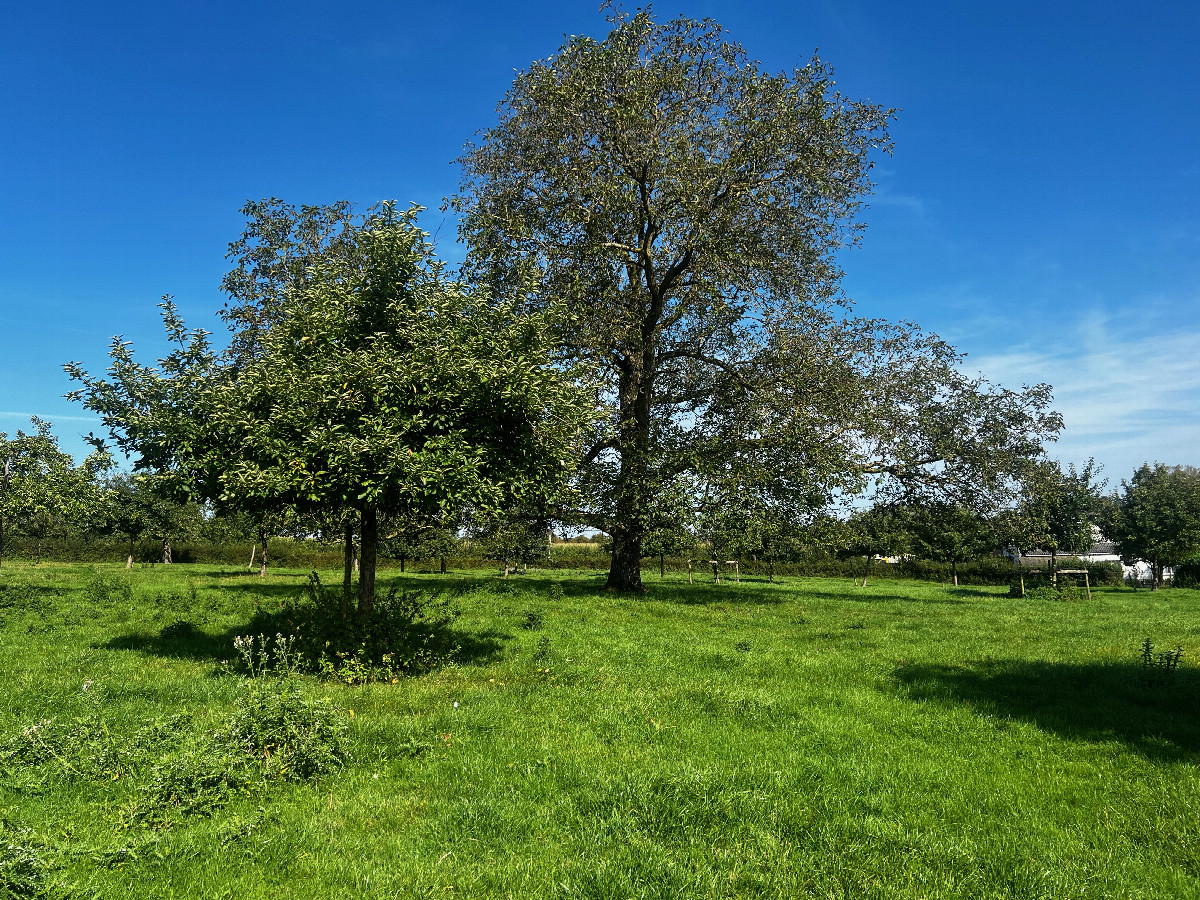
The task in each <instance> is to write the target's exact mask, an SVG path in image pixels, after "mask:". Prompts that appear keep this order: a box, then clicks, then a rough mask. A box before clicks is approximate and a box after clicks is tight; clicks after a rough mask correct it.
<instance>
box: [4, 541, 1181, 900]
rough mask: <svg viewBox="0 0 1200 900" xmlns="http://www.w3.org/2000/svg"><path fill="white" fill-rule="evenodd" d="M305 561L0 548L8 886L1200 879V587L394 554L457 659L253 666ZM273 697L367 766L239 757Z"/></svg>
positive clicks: (808, 893)
mask: <svg viewBox="0 0 1200 900" xmlns="http://www.w3.org/2000/svg"><path fill="white" fill-rule="evenodd" d="M304 574H305V573H302V572H298V571H297V572H280V573H277V574H276V575H273V576H271V577H268V578H266V579H262V580H260V579H259V578H257V577H254V576H249V575H247V574H246V573H244V572H241V571H231V570H226V571H222V570H221V569H220V568H219V567H209V566H173V567H164V566H157V567H148V568H139V569H135V570H134V571H132V572H131V573H129V574H126V573H124V572H122V571H121V570H119V569H117V568H115V567H114V568H112V569H108V570H102V571H101V573H100V576H102V578H100V579H99V580H98V575H97V573H96V571H95V570H94V569H93V568H91V567H84V566H64V565H52V564H43V565H42V566H39V567H36V568H35V567H32V566H24V567H22V566H20V565H18V566H11V565H10V564H8V563H5V565H4V568H3V571H2V572H0V684H2V690H0V896H4V891H5V890H7V891H8V894H9V895H13V896H26V895H28V896H37V895H38V894H39V892H40V893H41V894H44V895H47V896H60V897H110V898H117V897H119V898H129V897H204V898H209V897H237V898H254V897H273V898H278V897H323V898H332V897H406V898H407V897H453V896H459V897H517V898H523V897H563V898H567V897H571V898H574V897H595V898H624V897H679V898H691V897H846V898H870V897H878V898H918V897H930V898H932V897H947V898H948V897H964V898H991V897H1005V898H1040V897H1047V898H1049V897H1054V898H1068V897H1070V898H1076V897H1080V898H1081V897H1097V898H1099V897H1106V898H1107V897H1163V898H1168V897H1170V898H1186V897H1200V768H1198V765H1197V764H1198V762H1200V699H1198V698H1200V678H1198V677H1197V670H1196V668H1195V667H1194V666H1195V663H1196V662H1197V660H1200V592H1197V591H1186V590H1165V591H1160V592H1157V593H1153V594H1152V593H1149V592H1147V591H1136V592H1134V591H1131V590H1128V589H1124V588H1121V589H1117V588H1112V589H1106V590H1103V591H1099V592H1097V594H1096V596H1095V599H1093V600H1092V601H1090V602H1089V601H1086V600H1085V601H1081V602H1076V603H1052V602H1044V601H1043V602H1036V601H1032V600H1023V599H1013V598H1009V597H1007V596H1005V594H1004V591H1003V590H1002V589H999V588H961V589H955V588H950V587H945V586H940V585H936V584H929V583H920V582H904V581H887V582H879V583H877V584H870V585H868V586H867V587H866V588H859V587H854V586H852V585H851V584H850V583H849V582H848V581H844V580H833V579H829V580H822V579H789V580H784V581H783V582H782V583H780V584H767V583H765V582H763V581H745V580H744V581H743V583H742V584H740V585H738V584H722V585H720V586H713V585H707V584H705V585H702V584H696V585H688V584H687V583H686V579H683V580H674V581H672V580H670V579H668V580H667V581H665V582H659V581H658V580H657V578H656V577H650V578H648V586H649V588H650V592H649V595H648V596H647V597H645V598H627V597H621V596H612V595H607V594H605V593H604V592H603V591H602V590H601V585H602V583H603V581H602V579H601V578H595V577H589V576H585V575H581V574H572V573H569V572H556V573H553V575H545V576H540V575H530V576H528V577H525V578H518V579H509V580H506V581H505V580H500V579H498V578H496V577H494V576H493V575H489V574H484V573H476V574H472V575H450V576H444V577H439V576H435V575H419V574H417V575H408V576H399V575H397V574H395V573H390V574H387V573H385V575H384V581H385V582H386V583H390V582H397V583H401V584H403V585H404V586H406V587H408V588H420V589H428V590H437V591H442V592H449V593H452V594H454V595H455V596H454V602H455V603H457V605H458V606H459V607H460V609H461V616H460V618H459V619H458V620H457V621H456V623H455V625H454V628H455V630H456V632H457V634H456V638H457V641H458V643H459V644H460V645H461V647H462V650H461V652H460V654H459V658H458V660H457V662H455V663H454V664H452V665H449V666H445V667H443V668H440V669H438V670H436V671H434V672H432V673H430V674H428V675H424V676H421V677H414V678H407V679H401V680H400V681H399V682H398V683H395V684H372V685H368V686H366V687H351V686H347V685H343V684H338V683H335V682H330V681H320V680H318V679H316V678H314V677H311V676H301V677H298V678H292V679H288V680H271V679H266V680H263V679H249V678H246V677H245V676H243V675H241V674H238V673H236V672H235V671H233V670H232V669H231V667H230V666H229V665H228V664H227V661H230V660H233V659H234V657H235V654H234V650H233V639H234V637H235V636H237V635H239V634H243V633H245V632H246V630H247V623H248V622H249V621H250V619H251V616H252V615H253V614H254V612H255V609H256V608H260V609H266V610H270V609H275V608H278V606H279V603H280V601H281V600H283V599H285V598H288V597H292V596H296V595H298V594H299V593H300V591H301V586H302V585H303V583H304V577H303V576H304ZM328 579H329V580H331V581H334V582H336V581H338V580H339V579H338V575H337V573H330V574H329V576H328ZM1145 638H1150V639H1151V640H1152V641H1153V642H1154V643H1155V644H1156V645H1157V647H1158V648H1160V649H1162V650H1167V649H1170V648H1174V647H1175V646H1177V645H1180V646H1182V647H1183V648H1184V654H1183V657H1182V662H1181V664H1180V667H1179V669H1178V670H1176V671H1175V672H1174V673H1170V674H1169V675H1168V673H1165V672H1164V673H1160V675H1159V676H1157V677H1153V678H1147V677H1146V672H1145V670H1144V669H1143V667H1142V665H1141V660H1140V657H1139V652H1138V651H1139V645H1140V644H1141V643H1142V641H1143V639H1145ZM266 690H270V691H284V692H291V693H290V694H289V696H291V695H294V696H295V697H296V698H299V699H298V700H297V703H300V704H301V706H300V707H297V708H303V709H307V710H310V711H315V713H314V714H315V715H324V716H326V725H327V726H329V727H330V728H332V729H333V731H332V732H330V733H331V734H333V737H334V738H335V739H337V740H339V741H341V744H340V746H341V747H342V748H343V749H344V750H345V751H346V752H348V754H349V758H348V760H347V761H345V762H344V764H343V765H342V766H341V767H340V768H333V769H331V770H330V769H328V767H326V771H324V772H323V773H320V774H316V775H313V776H305V777H299V776H298V775H297V774H296V772H294V771H293V772H286V771H284V769H285V766H284V765H283V764H282V763H278V764H277V763H276V761H274V760H272V759H269V758H267V757H269V753H268V754H265V755H264V758H263V759H259V760H257V761H256V762H255V763H254V766H256V767H257V768H255V767H251V768H245V766H244V765H243V763H239V764H238V765H242V766H243V768H242V769H238V771H239V772H242V773H243V774H241V775H239V776H237V777H233V776H223V775H222V771H223V769H222V767H224V766H229V765H232V763H231V762H230V760H231V759H233V757H232V756H230V754H231V753H235V751H231V750H230V749H229V747H230V746H232V745H231V744H229V743H228V740H227V736H228V735H229V734H231V733H233V732H234V731H236V730H237V728H242V729H243V732H239V733H244V730H245V728H246V727H248V726H247V723H246V714H247V710H250V711H251V712H253V711H254V710H260V711H261V710H262V709H265V708H266V707H265V706H263V705H262V704H263V703H264V702H265V701H264V699H263V698H264V693H263V692H264V691H266ZM248 698H249V699H248ZM255 698H257V699H255ZM326 700H327V701H328V702H325V701H326ZM254 703H259V706H255V705H254ZM306 704H307V705H306ZM264 715H265V714H264ZM239 716H240V717H241V718H239ZM330 722H332V725H330ZM231 723H234V724H231ZM237 723H240V724H237ZM251 724H253V723H251ZM235 726H236V727H235ZM231 729H233V731H231ZM221 735H225V736H226V737H221V738H220V740H225V741H226V743H224V744H221V743H220V741H219V740H218V737H215V736H221ZM221 747H224V748H225V749H224V750H222V749H220V748H221ZM222 754H224V755H222ZM279 758H280V759H282V756H281V757H279ZM288 765H291V764H290V763H289V764H288ZM273 766H274V767H273ZM297 771H298V770H297ZM246 773H250V774H249V775H247V774H246Z"/></svg>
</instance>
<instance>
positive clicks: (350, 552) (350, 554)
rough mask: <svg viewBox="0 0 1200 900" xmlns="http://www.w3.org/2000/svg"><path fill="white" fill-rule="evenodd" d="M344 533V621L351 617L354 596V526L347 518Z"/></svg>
mask: <svg viewBox="0 0 1200 900" xmlns="http://www.w3.org/2000/svg"><path fill="white" fill-rule="evenodd" d="M343 535H344V537H345V539H346V543H345V546H344V548H343V554H344V555H343V558H342V562H343V564H344V567H343V569H342V621H343V622H345V621H346V620H348V619H349V618H350V598H351V597H352V596H354V526H353V525H352V524H351V523H350V520H349V519H347V520H346V525H345V528H344V529H343Z"/></svg>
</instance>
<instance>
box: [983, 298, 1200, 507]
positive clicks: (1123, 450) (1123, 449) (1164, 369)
mask: <svg viewBox="0 0 1200 900" xmlns="http://www.w3.org/2000/svg"><path fill="white" fill-rule="evenodd" d="M968 363H969V365H968V366H967V368H968V369H969V370H971V371H975V370H976V369H978V370H979V371H981V372H983V373H984V374H985V375H987V376H988V378H990V379H992V380H993V381H997V382H999V383H1001V384H1004V385H1008V386H1015V385H1017V384H1034V383H1038V382H1047V383H1049V384H1051V385H1053V386H1054V407H1055V409H1057V410H1058V411H1059V412H1061V413H1062V415H1063V419H1064V421H1065V424H1066V427H1065V428H1064V429H1063V433H1062V437H1061V438H1060V439H1059V442H1058V443H1057V445H1054V446H1052V447H1051V448H1049V449H1050V455H1051V456H1053V457H1056V458H1058V459H1060V460H1062V461H1064V462H1068V461H1069V462H1075V463H1080V462H1083V461H1085V460H1086V459H1087V458H1088V457H1092V456H1094V457H1095V458H1096V461H1097V462H1100V463H1102V464H1103V465H1104V468H1105V473H1106V476H1107V477H1108V478H1109V480H1110V483H1112V484H1116V483H1118V482H1119V481H1120V480H1121V479H1122V478H1128V477H1129V476H1130V475H1131V474H1132V473H1133V470H1134V469H1136V468H1137V467H1138V466H1140V465H1141V464H1142V463H1144V462H1163V463H1167V464H1168V465H1197V464H1200V331H1196V330H1178V329H1176V330H1171V329H1168V328H1165V327H1162V326H1161V324H1160V326H1159V327H1158V328H1156V329H1153V330H1152V329H1148V328H1146V327H1144V326H1141V325H1130V324H1123V323H1122V322H1121V321H1119V320H1117V319H1114V318H1112V317H1108V316H1105V315H1103V314H1093V315H1091V316H1085V317H1083V318H1082V319H1081V320H1079V321H1077V322H1075V323H1073V324H1072V325H1069V326H1066V327H1059V328H1057V329H1051V328H1048V329H1047V330H1046V331H1045V333H1044V334H1043V336H1042V337H1041V338H1040V339H1039V340H1038V341H1037V342H1034V341H1029V342H1026V343H1023V344H1021V345H1019V346H1014V347H1012V348H1011V349H1010V350H1007V351H1003V352H993V353H984V354H980V355H973V356H972V357H971V358H970V359H969V360H968Z"/></svg>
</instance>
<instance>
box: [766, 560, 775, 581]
mask: <svg viewBox="0 0 1200 900" xmlns="http://www.w3.org/2000/svg"><path fill="white" fill-rule="evenodd" d="M767 581H769V582H771V584H774V583H775V560H773V559H772V560H769V561H768V562H767Z"/></svg>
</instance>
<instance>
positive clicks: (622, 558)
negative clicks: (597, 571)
mask: <svg viewBox="0 0 1200 900" xmlns="http://www.w3.org/2000/svg"><path fill="white" fill-rule="evenodd" d="M612 538H613V552H612V562H611V563H610V564H609V567H608V581H607V582H605V585H604V587H605V589H606V590H610V591H633V592H636V593H639V594H640V593H645V591H646V587H645V585H643V584H642V528H641V526H639V525H632V526H630V527H628V528H614V529H613V536H612Z"/></svg>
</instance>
